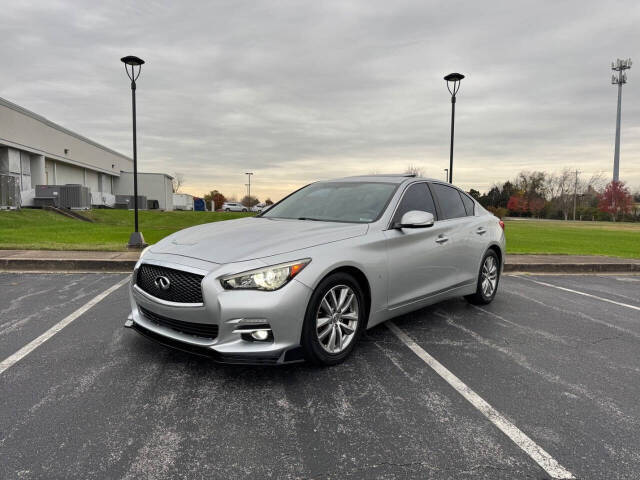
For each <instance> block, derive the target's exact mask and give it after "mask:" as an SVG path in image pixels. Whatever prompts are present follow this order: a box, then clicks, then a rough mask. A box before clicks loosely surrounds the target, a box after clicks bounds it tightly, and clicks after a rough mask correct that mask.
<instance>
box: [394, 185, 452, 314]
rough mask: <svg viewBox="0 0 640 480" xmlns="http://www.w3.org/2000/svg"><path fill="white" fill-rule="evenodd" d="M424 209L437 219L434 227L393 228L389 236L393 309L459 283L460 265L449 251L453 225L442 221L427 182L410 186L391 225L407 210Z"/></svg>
mask: <svg viewBox="0 0 640 480" xmlns="http://www.w3.org/2000/svg"><path fill="white" fill-rule="evenodd" d="M411 210H422V211H426V212H430V213H432V214H433V215H434V217H435V218H436V222H435V224H434V225H433V226H432V227H427V228H405V229H393V228H389V229H388V230H386V231H384V235H385V237H386V239H387V259H388V270H389V288H388V292H389V308H390V309H395V308H399V307H402V306H403V305H408V304H412V303H415V302H419V301H420V300H421V299H425V298H427V297H429V296H431V295H433V294H436V293H438V292H440V291H443V290H446V289H448V288H449V287H450V286H451V284H453V283H455V282H456V267H455V266H454V265H452V264H451V262H450V260H449V257H450V255H449V254H448V253H447V252H448V251H449V245H448V244H447V243H448V242H447V240H443V239H445V238H447V237H448V236H449V235H450V234H449V226H448V225H447V222H441V221H438V215H437V209H436V207H435V203H434V200H433V197H432V195H431V192H430V190H429V186H428V184H427V183H426V182H418V183H413V184H411V185H409V186H408V187H407V188H406V190H405V191H404V193H403V196H402V199H401V200H400V202H399V203H398V207H397V208H396V211H395V213H394V216H393V220H392V222H391V225H393V224H394V223H396V222H399V221H400V219H401V218H402V215H404V214H405V213H406V212H408V211H411Z"/></svg>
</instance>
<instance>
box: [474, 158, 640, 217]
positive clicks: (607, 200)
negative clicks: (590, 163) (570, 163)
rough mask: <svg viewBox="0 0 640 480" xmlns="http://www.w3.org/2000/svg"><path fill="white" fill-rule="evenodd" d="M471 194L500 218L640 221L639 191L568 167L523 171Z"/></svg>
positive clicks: (622, 183) (621, 183)
mask: <svg viewBox="0 0 640 480" xmlns="http://www.w3.org/2000/svg"><path fill="white" fill-rule="evenodd" d="M469 194H470V195H471V196H473V197H474V198H475V199H476V200H478V201H479V202H480V204H481V205H482V206H483V207H485V208H486V209H487V210H490V211H491V212H493V213H494V214H495V215H497V216H498V217H501V218H502V217H505V216H507V215H509V216H518V217H533V218H550V219H563V220H569V219H572V220H611V221H620V220H622V221H640V206H639V205H638V203H639V202H640V192H636V193H635V194H633V195H632V194H631V192H630V191H629V188H628V187H627V186H626V185H625V183H624V182H614V181H611V182H609V183H607V182H606V180H604V177H603V175H602V174H595V175H591V176H589V177H585V176H583V175H582V174H581V172H580V171H579V170H571V169H568V168H565V169H563V170H562V171H560V172H558V173H548V172H542V171H533V172H531V171H522V172H520V173H519V174H518V175H517V176H516V177H515V178H514V179H511V180H507V181H506V182H504V183H502V184H501V185H500V184H494V185H493V187H491V189H489V191H488V192H486V193H484V194H481V193H480V192H479V191H478V190H475V189H471V190H470V191H469Z"/></svg>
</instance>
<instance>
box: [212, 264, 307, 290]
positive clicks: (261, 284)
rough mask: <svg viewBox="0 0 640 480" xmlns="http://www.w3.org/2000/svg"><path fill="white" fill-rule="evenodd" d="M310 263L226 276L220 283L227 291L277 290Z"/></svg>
mask: <svg viewBox="0 0 640 480" xmlns="http://www.w3.org/2000/svg"><path fill="white" fill-rule="evenodd" d="M310 261H311V259H310V258H305V259H303V260H297V261H295V262H289V263H280V264H278V265H272V266H270V267H264V268H256V269H255V270H249V271H247V272H242V273H234V274H233V275H225V276H224V277H222V278H220V283H221V284H222V287H223V288H225V289H227V290H247V289H249V290H268V291H271V290H277V289H279V288H280V287H283V286H284V285H286V284H287V283H288V282H289V280H291V279H292V278H293V277H295V276H296V275H297V274H298V273H300V272H301V271H302V269H303V268H304V267H306V266H307V264H308V263H309V262H310Z"/></svg>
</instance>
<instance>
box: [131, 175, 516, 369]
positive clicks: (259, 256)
mask: <svg viewBox="0 0 640 480" xmlns="http://www.w3.org/2000/svg"><path fill="white" fill-rule="evenodd" d="M503 230H504V224H502V222H501V221H499V220H498V218H496V217H495V216H493V215H492V214H490V213H489V212H487V211H486V210H485V209H484V208H482V206H480V204H478V203H477V202H476V201H475V200H474V199H473V198H472V197H470V196H469V195H467V194H466V193H465V192H463V191H462V190H459V189H457V188H455V187H454V186H452V185H450V184H448V183H443V182H440V181H438V180H432V179H425V178H417V177H415V176H411V175H386V176H366V177H351V178H342V179H338V180H331V181H326V182H317V183H312V184H310V185H307V186H306V187H303V188H301V189H300V190H297V191H295V192H294V193H292V194H291V195H289V196H288V197H286V198H284V199H283V200H281V201H280V202H278V203H277V204H275V205H273V206H272V207H271V208H269V209H268V210H266V211H264V212H263V213H261V214H260V215H258V216H256V217H248V218H242V219H237V220H229V221H225V222H215V223H210V224H205V225H199V226H195V227H191V228H187V229H185V230H182V231H180V232H177V233H174V234H173V235H170V236H168V237H166V238H165V239H163V240H162V241H160V242H158V243H157V244H155V245H153V246H151V247H149V248H147V249H146V250H145V251H144V252H143V254H142V255H141V257H140V260H139V261H138V263H137V265H136V267H135V270H134V272H133V276H132V280H131V289H130V298H131V308H132V312H131V315H130V317H129V319H128V320H127V322H126V324H125V325H126V326H127V327H130V328H133V329H135V330H136V331H138V332H139V333H141V334H143V335H145V336H147V337H149V338H151V339H153V340H156V341H158V342H160V343H162V344H165V345H168V346H171V347H174V348H178V349H181V350H186V351H189V352H193V353H196V354H201V355H206V356H210V357H213V358H214V359H216V360H218V361H221V362H226V363H251V364H279V363H289V362H297V361H302V360H305V359H306V360H308V361H310V362H313V363H316V364H321V365H333V364H337V363H339V362H341V361H343V360H344V359H345V358H346V357H347V356H348V355H349V354H350V353H351V351H352V350H353V348H354V346H355V344H356V342H357V340H358V337H359V336H360V335H361V333H362V332H363V331H364V330H365V329H367V328H371V327H373V326H375V325H378V324H379V323H381V322H384V321H385V320H388V319H390V318H393V317H395V316H398V315H401V314H404V313H407V312H410V311H413V310H417V309H419V308H422V307H424V306H426V305H430V304H433V303H435V302H439V301H442V300H444V299H447V298H451V297H456V296H464V297H465V298H466V299H467V300H468V301H470V302H472V303H479V304H486V303H489V302H491V301H492V300H493V298H494V297H495V295H496V292H497V289H498V282H499V279H500V274H501V272H502V267H503V265H504V252H505V237H504V231H503Z"/></svg>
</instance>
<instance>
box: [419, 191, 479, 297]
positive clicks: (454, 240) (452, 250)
mask: <svg viewBox="0 0 640 480" xmlns="http://www.w3.org/2000/svg"><path fill="white" fill-rule="evenodd" d="M431 189H432V191H433V193H434V196H435V198H436V201H437V203H438V206H439V208H440V211H441V213H442V216H443V220H442V222H443V223H445V224H447V225H449V227H450V228H449V236H448V243H449V251H448V254H449V255H450V261H451V263H452V264H453V265H455V267H456V282H455V284H456V285H462V284H467V283H471V282H473V281H475V279H476V278H477V274H478V272H477V267H478V260H477V257H478V250H479V248H481V235H479V234H476V233H475V230H476V229H477V228H478V227H479V222H478V221H477V220H476V219H477V217H475V216H474V212H473V208H471V206H470V205H465V203H467V204H468V201H467V202H465V201H464V200H463V199H464V195H465V194H464V193H462V192H460V191H459V190H458V189H457V188H455V187H452V186H450V185H446V184H442V183H432V184H431ZM465 200H470V199H465ZM471 203H473V201H471Z"/></svg>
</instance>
